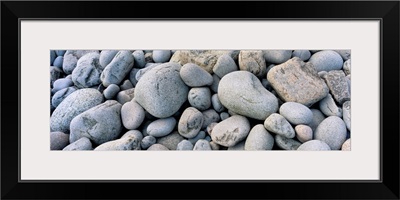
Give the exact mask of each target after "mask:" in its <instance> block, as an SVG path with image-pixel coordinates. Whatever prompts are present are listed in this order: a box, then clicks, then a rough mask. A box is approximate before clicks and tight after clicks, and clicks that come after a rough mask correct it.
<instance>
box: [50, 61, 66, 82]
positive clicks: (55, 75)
mask: <svg viewBox="0 0 400 200" xmlns="http://www.w3.org/2000/svg"><path fill="white" fill-rule="evenodd" d="M62 74H63V71H62V70H61V69H60V68H58V67H53V66H50V87H53V83H54V82H55V81H56V80H57V79H59V78H60V77H61V76H62Z"/></svg>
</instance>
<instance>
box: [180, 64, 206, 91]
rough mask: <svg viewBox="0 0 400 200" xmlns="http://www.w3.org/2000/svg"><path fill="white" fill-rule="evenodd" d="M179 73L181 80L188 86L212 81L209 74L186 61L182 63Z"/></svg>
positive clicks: (198, 85) (201, 84) (202, 84)
mask: <svg viewBox="0 0 400 200" xmlns="http://www.w3.org/2000/svg"><path fill="white" fill-rule="evenodd" d="M179 74H180V75H181V78H182V80H183V82H185V84H186V85H188V86H190V87H201V86H206V85H211V84H212V82H213V78H212V76H211V74H209V73H208V72H207V71H206V70H204V69H203V68H201V67H200V66H198V65H196V64H193V63H186V64H185V65H183V66H182V68H181V70H180V72H179Z"/></svg>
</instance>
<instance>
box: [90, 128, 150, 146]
mask: <svg viewBox="0 0 400 200" xmlns="http://www.w3.org/2000/svg"><path fill="white" fill-rule="evenodd" d="M142 138H143V136H142V133H140V131H137V130H131V131H128V132H126V133H125V134H124V135H123V136H122V137H121V138H120V139H117V140H113V141H109V142H105V143H103V144H101V145H99V146H98V147H96V148H95V149H94V150H95V151H122V150H140V142H141V140H142Z"/></svg>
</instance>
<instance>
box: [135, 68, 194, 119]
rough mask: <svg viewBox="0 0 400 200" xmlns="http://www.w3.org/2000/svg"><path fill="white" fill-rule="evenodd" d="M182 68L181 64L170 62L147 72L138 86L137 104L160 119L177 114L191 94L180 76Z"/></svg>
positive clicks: (136, 89)
mask: <svg viewBox="0 0 400 200" xmlns="http://www.w3.org/2000/svg"><path fill="white" fill-rule="evenodd" d="M180 68H181V66H180V65H179V64H177V63H173V62H169V63H165V64H161V65H159V66H157V67H155V68H153V69H152V70H150V71H149V72H147V73H146V74H145V75H144V76H143V77H142V78H141V79H140V80H139V82H138V83H137V85H136V88H135V100H136V102H138V103H139V104H140V105H141V106H142V107H143V108H144V109H145V110H146V111H148V112H149V113H150V114H152V115H153V116H155V117H158V118H166V117H170V116H172V115H173V114H174V113H176V112H177V111H178V110H179V108H180V107H181V106H182V105H183V103H184V102H185V101H186V100H187V97H188V92H189V88H188V87H187V86H186V84H185V83H184V82H183V81H182V79H181V77H180V75H179V70H180Z"/></svg>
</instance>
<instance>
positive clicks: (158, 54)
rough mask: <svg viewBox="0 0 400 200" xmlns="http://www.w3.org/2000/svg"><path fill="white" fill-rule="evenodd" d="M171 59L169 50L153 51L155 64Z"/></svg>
mask: <svg viewBox="0 0 400 200" xmlns="http://www.w3.org/2000/svg"><path fill="white" fill-rule="evenodd" d="M170 58H171V50H154V51H153V60H154V62H156V63H163V62H167V61H169V59H170Z"/></svg>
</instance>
